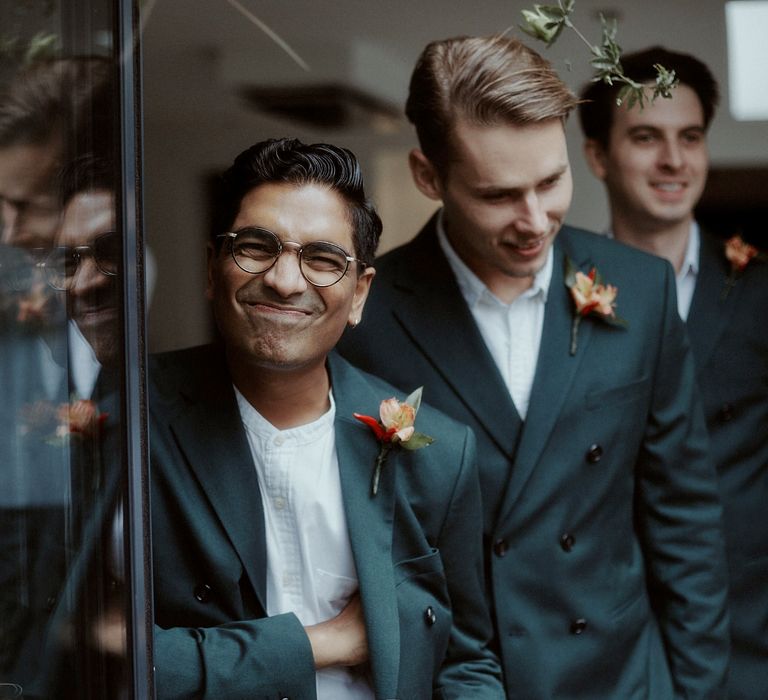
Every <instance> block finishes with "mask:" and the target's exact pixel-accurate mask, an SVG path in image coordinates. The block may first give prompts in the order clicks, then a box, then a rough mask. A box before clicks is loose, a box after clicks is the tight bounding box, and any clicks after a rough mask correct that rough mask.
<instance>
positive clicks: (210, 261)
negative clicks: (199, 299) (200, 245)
mask: <svg viewBox="0 0 768 700" xmlns="http://www.w3.org/2000/svg"><path fill="white" fill-rule="evenodd" d="M205 256H206V260H207V279H206V282H205V298H206V299H208V301H211V300H212V299H213V292H214V288H215V281H214V277H215V274H214V265H215V264H216V259H217V258H218V255H217V254H216V249H215V248H214V247H213V244H212V243H209V244H208V245H207V246H205Z"/></svg>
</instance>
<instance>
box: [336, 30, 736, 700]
mask: <svg viewBox="0 0 768 700" xmlns="http://www.w3.org/2000/svg"><path fill="white" fill-rule="evenodd" d="M575 104H576V98H575V97H574V95H573V94H572V93H571V92H570V91H569V90H568V88H567V86H566V85H565V84H564V83H563V82H562V80H561V79H560V78H559V77H558V75H557V73H556V72H555V71H554V69H553V68H552V66H551V65H550V64H549V63H548V62H547V61H545V60H544V59H543V58H542V57H541V56H540V55H539V54H537V53H536V52H534V51H532V50H530V49H529V48H527V47H526V46H524V45H523V44H521V43H520V42H519V41H517V40H515V39H513V38H510V37H506V36H504V37H498V36H497V37H487V38H484V37H457V38H454V39H446V40H442V41H434V42H432V43H431V44H429V45H428V46H427V47H426V48H425V50H424V51H423V52H422V55H421V56H420V58H419V60H418V62H417V64H416V67H415V69H414V72H413V75H412V77H411V85H410V92H409V96H408V102H407V104H406V114H407V115H408V117H409V119H410V120H411V121H412V122H413V124H414V125H415V127H416V132H417V135H418V138H419V145H420V148H416V149H414V150H413V151H412V152H411V154H410V165H411V171H412V174H413V178H414V181H415V183H416V186H417V187H418V188H419V190H420V191H421V192H422V193H424V194H425V195H426V196H427V197H429V198H431V199H433V200H436V201H440V202H441V203H442V208H441V209H440V211H439V212H438V213H437V214H436V215H435V216H434V217H433V218H432V219H431V220H430V221H429V222H428V223H427V224H426V226H425V227H424V228H423V229H422V231H421V232H420V233H419V234H418V235H417V236H416V238H415V239H414V240H413V241H411V242H410V243H408V244H406V245H405V246H402V247H401V248H399V249H396V250H394V251H392V252H390V253H388V254H387V255H385V256H383V257H382V258H381V259H380V260H378V261H377V263H376V269H377V280H376V285H375V287H374V288H373V289H372V291H371V295H370V298H369V300H368V314H369V315H370V318H371V322H369V323H365V324H363V326H362V327H361V328H360V329H358V330H356V331H354V332H353V333H349V334H347V336H346V338H345V342H344V343H343V344H342V345H341V346H340V349H341V350H342V352H343V353H344V354H345V355H346V356H347V357H348V359H350V360H351V361H352V362H354V363H358V364H359V365H360V366H361V367H363V368H365V369H369V370H373V369H375V371H377V372H380V373H381V374H382V376H384V377H385V378H386V379H388V380H389V381H391V382H393V383H394V384H398V385H400V386H404V387H407V386H409V385H411V384H412V383H413V382H414V381H415V380H416V378H417V377H418V381H419V383H420V384H424V391H425V393H426V395H427V396H429V399H430V401H432V402H433V404H434V405H435V406H437V407H438V408H440V409H441V410H444V411H445V412H446V413H448V414H449V415H451V416H452V417H454V418H456V419H458V420H460V421H461V422H464V423H467V424H468V425H470V426H471V427H472V428H473V429H474V431H475V433H476V434H477V436H478V446H479V447H478V453H479V460H478V461H479V465H480V479H481V488H482V492H483V499H484V504H483V505H484V515H485V547H484V552H485V560H486V567H487V568H486V571H487V578H488V584H489V585H488V594H489V600H490V605H491V608H492V612H493V614H494V618H495V624H496V644H497V648H498V650H499V652H500V656H501V661H502V668H503V670H504V677H505V678H504V680H505V684H506V692H507V697H508V698H520V699H525V700H552V699H553V698H558V699H564V698H568V699H573V700H575V699H579V700H598V699H599V700H618V699H619V698H621V699H622V700H623V699H624V698H652V699H653V700H669V699H671V698H683V697H685V698H700V699H703V698H711V699H713V700H714V698H720V697H722V695H721V694H720V693H721V689H722V684H723V679H724V676H725V669H726V666H727V660H728V639H727V615H726V612H725V599H726V581H725V571H724V566H723V551H722V537H721V532H720V516H721V508H720V503H719V500H718V494H717V484H716V479H715V474H714V470H713V468H712V465H711V463H710V462H709V460H708V459H707V442H706V431H705V428H704V423H703V419H702V415H701V407H700V405H699V402H698V399H697V396H696V393H695V390H694V381H693V362H692V358H691V355H690V352H689V348H688V344H687V340H686V338H685V334H684V332H683V327H682V323H681V322H680V319H679V317H678V315H677V307H676V304H675V290H674V278H673V273H672V269H671V267H670V266H669V265H668V264H667V263H665V262H663V261H660V260H658V259H656V258H653V257H652V256H649V255H647V254H644V253H640V252H638V251H635V250H632V249H630V248H628V247H626V246H623V245H620V244H618V243H616V242H615V241H609V240H606V239H605V238H604V237H601V236H596V235H594V234H590V233H587V232H585V231H579V230H576V229H574V228H572V227H569V226H566V225H564V224H563V221H564V219H565V216H566V213H567V211H568V207H569V205H570V202H571V194H572V181H571V170H570V164H569V160H568V150H567V146H566V139H565V129H564V126H565V120H566V118H567V117H568V114H569V113H570V111H571V110H572V109H573V107H574V106H575Z"/></svg>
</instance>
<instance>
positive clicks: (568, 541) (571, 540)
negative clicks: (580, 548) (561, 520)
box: [560, 532, 576, 552]
mask: <svg viewBox="0 0 768 700" xmlns="http://www.w3.org/2000/svg"><path fill="white" fill-rule="evenodd" d="M575 544H576V538H575V537H574V536H573V535H572V534H571V533H570V532H566V533H565V534H564V535H563V536H562V537H561V538H560V546H561V547H562V548H563V551H564V552H570V551H571V550H572V549H573V545H575Z"/></svg>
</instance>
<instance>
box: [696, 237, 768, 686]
mask: <svg viewBox="0 0 768 700" xmlns="http://www.w3.org/2000/svg"><path fill="white" fill-rule="evenodd" d="M724 250H725V249H724V244H723V241H722V240H720V239H719V238H716V237H714V236H711V235H708V234H706V233H702V239H701V252H700V256H699V261H700V262H699V275H698V277H697V279H696V290H695V292H694V295H693V301H692V304H691V309H690V312H689V314H688V321H687V325H688V333H689V336H690V338H691V346H692V348H693V355H694V358H695V360H696V368H697V371H696V376H697V378H698V381H699V386H700V388H701V395H702V401H703V404H704V412H705V415H706V420H707V427H708V428H709V433H710V436H711V443H712V445H711V454H712V456H713V459H714V462H715V464H716V466H717V469H718V472H719V477H720V489H721V495H722V499H723V513H724V523H725V527H724V529H725V543H726V554H727V560H728V567H729V575H730V581H729V600H730V613H731V637H732V651H731V668H730V677H729V683H728V690H729V695H728V697H729V698H731V699H732V700H747V699H750V700H758V699H759V698H763V697H764V696H765V694H766V687H768V686H767V684H768V586H766V582H768V518H766V515H765V504H766V502H768V324H766V323H765V321H764V316H765V309H768V266H767V265H766V264H765V263H764V262H763V261H758V260H753V261H752V262H751V263H750V264H749V265H748V266H747V267H746V269H745V270H744V271H743V272H741V273H738V274H736V275H733V273H732V271H731V264H730V263H729V262H728V260H727V259H726V257H725V253H724ZM731 281H732V284H731Z"/></svg>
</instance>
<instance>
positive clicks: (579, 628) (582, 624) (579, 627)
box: [571, 617, 587, 634]
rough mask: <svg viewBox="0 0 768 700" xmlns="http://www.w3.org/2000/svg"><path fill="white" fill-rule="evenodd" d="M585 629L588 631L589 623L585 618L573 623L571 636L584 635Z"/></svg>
mask: <svg viewBox="0 0 768 700" xmlns="http://www.w3.org/2000/svg"><path fill="white" fill-rule="evenodd" d="M585 629H587V621H586V620H585V619H584V618H583V617H580V618H579V619H578V620H574V621H573V622H571V634H582V633H583V632H584V630H585Z"/></svg>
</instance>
